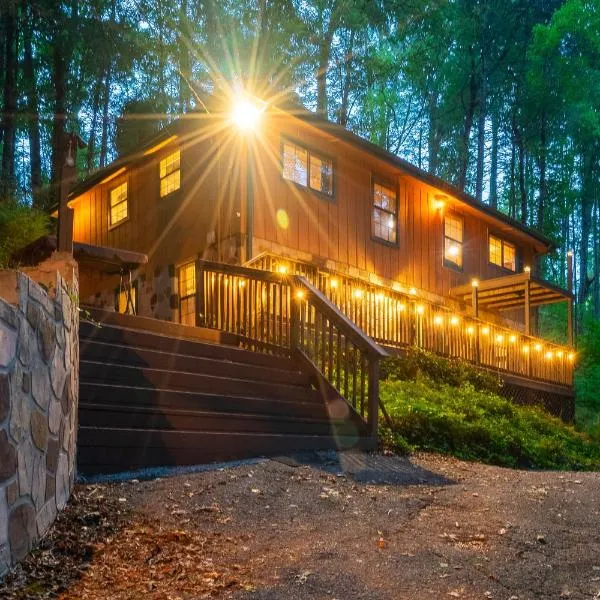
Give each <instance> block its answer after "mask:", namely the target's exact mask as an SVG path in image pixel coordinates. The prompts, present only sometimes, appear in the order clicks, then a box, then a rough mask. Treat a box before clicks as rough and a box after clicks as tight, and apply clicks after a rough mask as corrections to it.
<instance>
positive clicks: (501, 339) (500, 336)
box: [496, 335, 504, 344]
mask: <svg viewBox="0 0 600 600" xmlns="http://www.w3.org/2000/svg"><path fill="white" fill-rule="evenodd" d="M503 341H504V336H503V335H497V336H496V342H497V343H498V344H501V343H502V342H503Z"/></svg>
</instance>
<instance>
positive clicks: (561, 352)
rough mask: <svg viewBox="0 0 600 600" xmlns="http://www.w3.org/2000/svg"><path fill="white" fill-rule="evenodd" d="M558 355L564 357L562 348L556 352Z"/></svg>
mask: <svg viewBox="0 0 600 600" xmlns="http://www.w3.org/2000/svg"><path fill="white" fill-rule="evenodd" d="M556 356H558V358H562V357H563V351H562V350H559V351H558V352H557V353H556Z"/></svg>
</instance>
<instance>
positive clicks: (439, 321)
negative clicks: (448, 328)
mask: <svg viewBox="0 0 600 600" xmlns="http://www.w3.org/2000/svg"><path fill="white" fill-rule="evenodd" d="M433 322H434V323H435V324H436V325H441V324H442V323H443V322H444V319H443V318H442V317H441V316H440V315H435V317H433Z"/></svg>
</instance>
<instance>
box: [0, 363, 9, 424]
mask: <svg viewBox="0 0 600 600" xmlns="http://www.w3.org/2000/svg"><path fill="white" fill-rule="evenodd" d="M9 413H10V381H9V380H8V374H7V373H0V423H2V421H4V420H5V419H6V418H7V417H8V415H9Z"/></svg>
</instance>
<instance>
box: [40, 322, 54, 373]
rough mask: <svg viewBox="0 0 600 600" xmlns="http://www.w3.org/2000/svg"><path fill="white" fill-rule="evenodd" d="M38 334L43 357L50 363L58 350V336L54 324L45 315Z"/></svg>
mask: <svg viewBox="0 0 600 600" xmlns="http://www.w3.org/2000/svg"><path fill="white" fill-rule="evenodd" d="M38 332H39V339H40V349H41V351H42V357H43V358H44V360H45V361H46V362H50V360H51V359H52V357H53V356H54V349H55V348H56V334H55V325H54V322H53V321H51V320H50V318H49V317H47V316H46V315H45V314H44V317H43V318H42V322H41V323H40V327H39V330H38Z"/></svg>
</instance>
